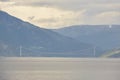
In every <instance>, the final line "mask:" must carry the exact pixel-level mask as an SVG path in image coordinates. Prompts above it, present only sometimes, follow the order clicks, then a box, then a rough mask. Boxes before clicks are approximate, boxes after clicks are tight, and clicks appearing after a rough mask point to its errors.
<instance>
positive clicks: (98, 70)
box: [0, 58, 120, 80]
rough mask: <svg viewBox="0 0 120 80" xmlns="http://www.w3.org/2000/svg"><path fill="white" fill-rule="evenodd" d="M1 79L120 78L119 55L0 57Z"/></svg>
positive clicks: (112, 79) (110, 79)
mask: <svg viewBox="0 0 120 80" xmlns="http://www.w3.org/2000/svg"><path fill="white" fill-rule="evenodd" d="M0 80H120V59H93V58H91V59H86V58H85V59H83V58H4V59H3V58H0Z"/></svg>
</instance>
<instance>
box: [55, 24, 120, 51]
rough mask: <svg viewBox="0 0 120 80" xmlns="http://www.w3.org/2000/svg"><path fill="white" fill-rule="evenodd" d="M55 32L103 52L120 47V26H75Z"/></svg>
mask: <svg viewBox="0 0 120 80" xmlns="http://www.w3.org/2000/svg"><path fill="white" fill-rule="evenodd" d="M54 31H56V32H58V33H60V34H62V35H65V36H68V37H71V38H74V39H76V40H79V41H81V42H84V43H89V44H92V45H94V46H97V47H100V48H101V49H103V50H111V49H114V48H118V47H120V25H111V26H109V25H74V26H69V27H65V28H61V29H56V30H54Z"/></svg>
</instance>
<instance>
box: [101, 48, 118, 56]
mask: <svg viewBox="0 0 120 80" xmlns="http://www.w3.org/2000/svg"><path fill="white" fill-rule="evenodd" d="M101 57H103V58H106V57H107V58H108V57H112V58H120V48H118V49H113V50H110V51H107V52H106V53H104V54H103V55H102V56H101Z"/></svg>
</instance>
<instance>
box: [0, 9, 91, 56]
mask: <svg viewBox="0 0 120 80" xmlns="http://www.w3.org/2000/svg"><path fill="white" fill-rule="evenodd" d="M20 46H21V47H20ZM90 47H91V45H89V44H86V43H81V42H78V41H76V40H74V39H72V38H69V37H66V36H63V35H60V34H58V33H56V32H53V31H52V30H49V29H43V28H39V27H37V26H35V25H33V24H30V23H28V22H25V21H22V20H20V19H18V18H16V17H13V16H11V15H9V14H8V13H6V12H4V11H0V56H20V52H21V53H22V56H52V57H70V56H71V57H82V55H81V54H79V51H80V50H84V49H87V48H90ZM69 52H71V53H69ZM72 52H73V53H72ZM84 53H86V52H85V50H84ZM87 53H88V52H87Z"/></svg>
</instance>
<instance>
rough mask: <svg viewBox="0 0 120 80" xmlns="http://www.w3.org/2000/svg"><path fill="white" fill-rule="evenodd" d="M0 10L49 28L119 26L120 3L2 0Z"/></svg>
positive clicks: (106, 0) (107, 0)
mask: <svg viewBox="0 0 120 80" xmlns="http://www.w3.org/2000/svg"><path fill="white" fill-rule="evenodd" d="M0 9H1V10H3V11H6V12H8V13H9V14H11V15H13V16H15V17H18V18H20V19H22V20H24V21H27V22H30V23H32V24H35V25H37V26H40V27H43V28H49V29H51V28H61V27H66V26H70V25H86V24H87V25H101V24H120V0H0Z"/></svg>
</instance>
